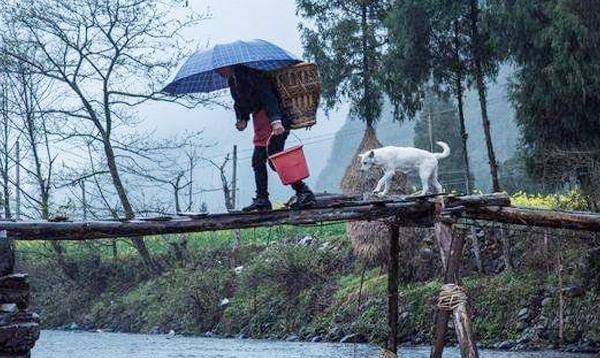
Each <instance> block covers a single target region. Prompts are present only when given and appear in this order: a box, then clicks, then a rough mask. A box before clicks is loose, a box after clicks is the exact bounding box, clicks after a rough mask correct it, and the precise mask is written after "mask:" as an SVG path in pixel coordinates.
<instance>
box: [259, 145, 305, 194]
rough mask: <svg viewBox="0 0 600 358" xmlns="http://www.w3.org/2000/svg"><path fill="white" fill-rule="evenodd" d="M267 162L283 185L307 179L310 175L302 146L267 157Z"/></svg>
mask: <svg viewBox="0 0 600 358" xmlns="http://www.w3.org/2000/svg"><path fill="white" fill-rule="evenodd" d="M269 160H270V161H271V163H272V164H273V166H274V167H275V170H276V171H277V174H278V175H279V179H281V182H282V183H283V185H290V184H293V183H295V182H297V181H300V180H302V179H306V178H308V177H309V175H310V174H309V173H308V164H307V163H306V157H304V151H303V150H302V145H297V146H295V147H291V148H289V149H286V150H284V151H283V152H279V153H277V154H273V155H272V156H270V157H269Z"/></svg>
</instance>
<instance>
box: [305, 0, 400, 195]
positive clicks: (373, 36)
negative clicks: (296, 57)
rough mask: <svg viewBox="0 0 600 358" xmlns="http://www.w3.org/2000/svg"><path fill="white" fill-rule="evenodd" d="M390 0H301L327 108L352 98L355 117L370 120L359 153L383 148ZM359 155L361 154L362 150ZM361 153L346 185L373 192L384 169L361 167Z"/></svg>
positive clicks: (307, 41)
mask: <svg viewBox="0 0 600 358" xmlns="http://www.w3.org/2000/svg"><path fill="white" fill-rule="evenodd" d="M388 3H389V1H388V0H346V1H344V0H334V1H330V0H297V1H296V4H297V12H298V14H299V15H300V16H301V17H302V18H303V22H302V23H301V24H300V29H301V31H302V42H303V45H304V51H305V55H306V57H307V58H308V59H309V60H311V61H313V62H315V63H316V64H317V65H318V66H319V73H320V75H321V80H322V83H323V86H322V98H323V100H324V104H325V108H326V109H331V108H334V107H335V106H336V105H337V104H338V103H340V102H342V101H349V103H350V115H351V116H352V117H354V118H358V119H360V120H362V121H364V122H365V123H366V129H365V135H364V137H363V140H362V141H361V143H360V145H359V147H358V153H360V152H364V151H367V150H370V149H373V148H376V147H379V146H381V143H380V142H379V141H378V140H377V137H376V134H375V128H374V124H375V123H376V122H377V120H378V119H379V118H380V116H381V109H382V106H383V98H384V91H383V86H382V75H381V59H382V56H383V52H384V49H385V47H386V46H385V36H384V35H385V31H384V30H385V28H384V26H383V18H384V17H385V14H386V13H387V6H388ZM358 153H357V154H358ZM357 158H358V157H357V156H355V159H354V160H353V161H352V163H351V164H350V165H349V166H348V168H347V169H346V173H345V175H344V177H343V179H342V183H341V187H342V189H343V190H344V191H345V192H347V193H349V192H364V191H366V190H367V189H368V190H372V188H373V187H374V185H375V184H374V183H375V182H376V180H377V176H378V175H379V173H377V172H376V171H372V172H370V173H368V174H367V175H364V173H361V172H360V171H359V164H360V163H359V161H358V159H357Z"/></svg>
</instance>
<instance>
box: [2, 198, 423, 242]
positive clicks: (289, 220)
mask: <svg viewBox="0 0 600 358" xmlns="http://www.w3.org/2000/svg"><path fill="white" fill-rule="evenodd" d="M432 215H433V203H431V202H427V201H424V202H418V203H390V204H385V205H364V206H355V207H345V208H315V209H305V210H298V211H294V210H275V211H268V212H254V213H235V214H217V215H208V216H206V217H200V218H197V219H190V218H178V219H174V220H170V221H151V222H147V221H130V222H116V221H114V222H104V221H96V222H59V223H50V222H15V223H0V230H7V232H8V235H9V236H10V238H11V239H13V240H90V239H103V238H114V237H132V236H145V235H162V234H174V233H186V232H201V231H215V230H226V229H241V228H252V227H260V226H273V225H282V224H288V225H298V224H314V223H319V222H336V221H357V220H358V221H369V220H378V219H384V218H389V217H396V216H397V217H400V218H401V219H402V220H404V221H406V222H411V221H414V222H422V221H423V218H428V217H432Z"/></svg>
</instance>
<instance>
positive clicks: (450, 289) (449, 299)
mask: <svg viewBox="0 0 600 358" xmlns="http://www.w3.org/2000/svg"><path fill="white" fill-rule="evenodd" d="M466 303H467V293H466V292H465V289H464V288H462V287H460V286H458V285H455V284H453V283H447V284H445V285H443V286H442V288H441V289H440V295H439V296H438V301H437V306H438V307H439V308H440V309H442V310H445V311H453V310H454V309H455V308H457V307H458V306H460V305H461V304H466Z"/></svg>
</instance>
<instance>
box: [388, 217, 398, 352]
mask: <svg viewBox="0 0 600 358" xmlns="http://www.w3.org/2000/svg"><path fill="white" fill-rule="evenodd" d="M389 231H390V236H389V239H390V262H389V266H388V326H389V336H388V343H387V347H386V348H387V350H388V351H390V352H392V353H394V354H397V352H398V271H399V267H398V266H399V263H398V258H399V255H400V244H399V242H398V240H399V236H400V226H399V225H398V224H397V223H393V224H390V225H389Z"/></svg>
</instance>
